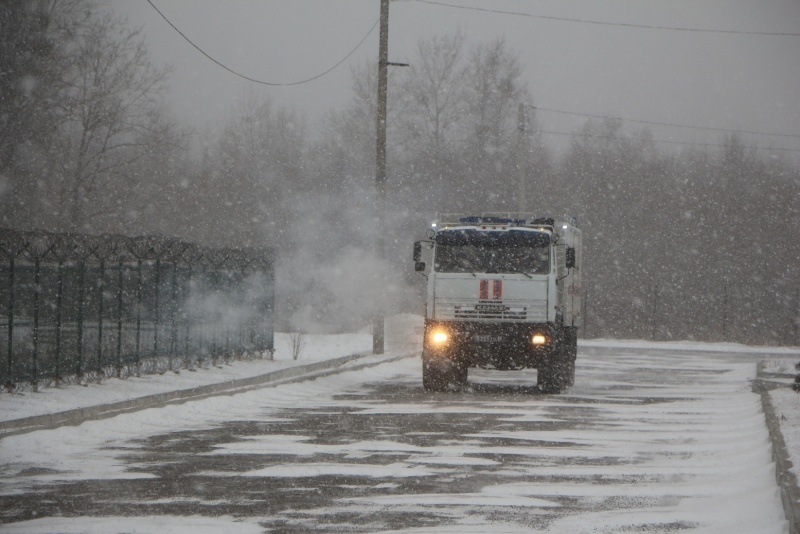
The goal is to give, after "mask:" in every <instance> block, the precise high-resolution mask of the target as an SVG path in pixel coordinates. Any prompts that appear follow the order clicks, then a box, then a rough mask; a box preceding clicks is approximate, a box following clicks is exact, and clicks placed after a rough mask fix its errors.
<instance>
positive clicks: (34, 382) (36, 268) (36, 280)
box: [31, 255, 42, 393]
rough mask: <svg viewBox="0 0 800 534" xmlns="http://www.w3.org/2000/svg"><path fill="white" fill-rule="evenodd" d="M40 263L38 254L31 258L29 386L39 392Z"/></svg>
mask: <svg viewBox="0 0 800 534" xmlns="http://www.w3.org/2000/svg"><path fill="white" fill-rule="evenodd" d="M41 280H42V265H41V260H40V259H39V256H38V255H37V256H36V259H35V260H33V361H32V362H31V364H32V366H33V369H32V374H33V376H32V377H31V387H32V388H33V392H34V393H38V392H39V292H40V291H41V287H40V286H41Z"/></svg>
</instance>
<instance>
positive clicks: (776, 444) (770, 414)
mask: <svg viewBox="0 0 800 534" xmlns="http://www.w3.org/2000/svg"><path fill="white" fill-rule="evenodd" d="M766 375H767V373H764V372H763V362H759V364H758V374H757V377H758V379H759V380H761V379H762V378H767V376H766ZM759 390H760V393H761V405H762V407H763V409H764V415H765V416H766V421H767V430H769V437H770V441H771V442H772V459H773V461H774V462H775V480H776V481H777V482H778V486H779V487H780V490H781V502H782V503H783V511H784V514H785V515H786V520H787V521H788V522H789V532H790V533H791V534H800V488H798V485H797V477H795V475H794V473H792V471H791V467H792V465H793V464H792V462H791V461H790V460H789V453H788V452H787V451H786V442H785V441H784V439H783V434H781V428H780V423H779V421H778V416H777V414H776V413H775V408H774V407H773V406H772V402H771V401H770V398H769V392H770V388H768V387H761V388H759Z"/></svg>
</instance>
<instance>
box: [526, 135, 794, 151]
mask: <svg viewBox="0 0 800 534" xmlns="http://www.w3.org/2000/svg"><path fill="white" fill-rule="evenodd" d="M536 133H541V134H545V135H561V136H567V137H590V138H594V139H613V140H615V141H628V140H630V139H629V138H627V137H618V136H615V135H598V134H591V133H585V132H571V133H570V132H556V131H552V130H536ZM650 141H652V142H654V143H665V144H670V145H685V146H695V147H697V146H701V147H712V148H725V147H726V145H721V144H715V143H695V142H692V141H672V140H669V139H650ZM757 148H758V150H765V151H767V152H800V149H797V148H765V147H757Z"/></svg>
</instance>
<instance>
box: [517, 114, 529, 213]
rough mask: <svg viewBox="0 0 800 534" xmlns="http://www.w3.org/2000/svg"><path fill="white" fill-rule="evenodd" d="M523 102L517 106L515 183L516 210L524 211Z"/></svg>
mask: <svg viewBox="0 0 800 534" xmlns="http://www.w3.org/2000/svg"><path fill="white" fill-rule="evenodd" d="M526 122H527V120H526V117H525V104H523V103H522V102H520V104H519V107H518V108H517V144H518V147H517V172H518V173H519V175H518V177H519V183H518V184H517V211H518V212H519V213H525V212H526V211H527V209H528V200H527V196H526V194H527V191H526V189H527V187H526V184H525V170H526V167H527V166H528V165H527V163H528V135H527V132H526V124H525V123H526Z"/></svg>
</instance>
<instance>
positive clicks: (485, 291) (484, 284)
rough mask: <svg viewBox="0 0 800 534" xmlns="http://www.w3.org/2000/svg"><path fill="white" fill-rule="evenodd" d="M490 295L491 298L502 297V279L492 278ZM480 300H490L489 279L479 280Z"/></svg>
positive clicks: (497, 298)
mask: <svg viewBox="0 0 800 534" xmlns="http://www.w3.org/2000/svg"><path fill="white" fill-rule="evenodd" d="M491 282H492V297H491V300H502V299H503V281H502V280H492V281H491ZM478 298H480V300H490V299H489V280H481V281H480V291H479V297H478Z"/></svg>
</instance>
